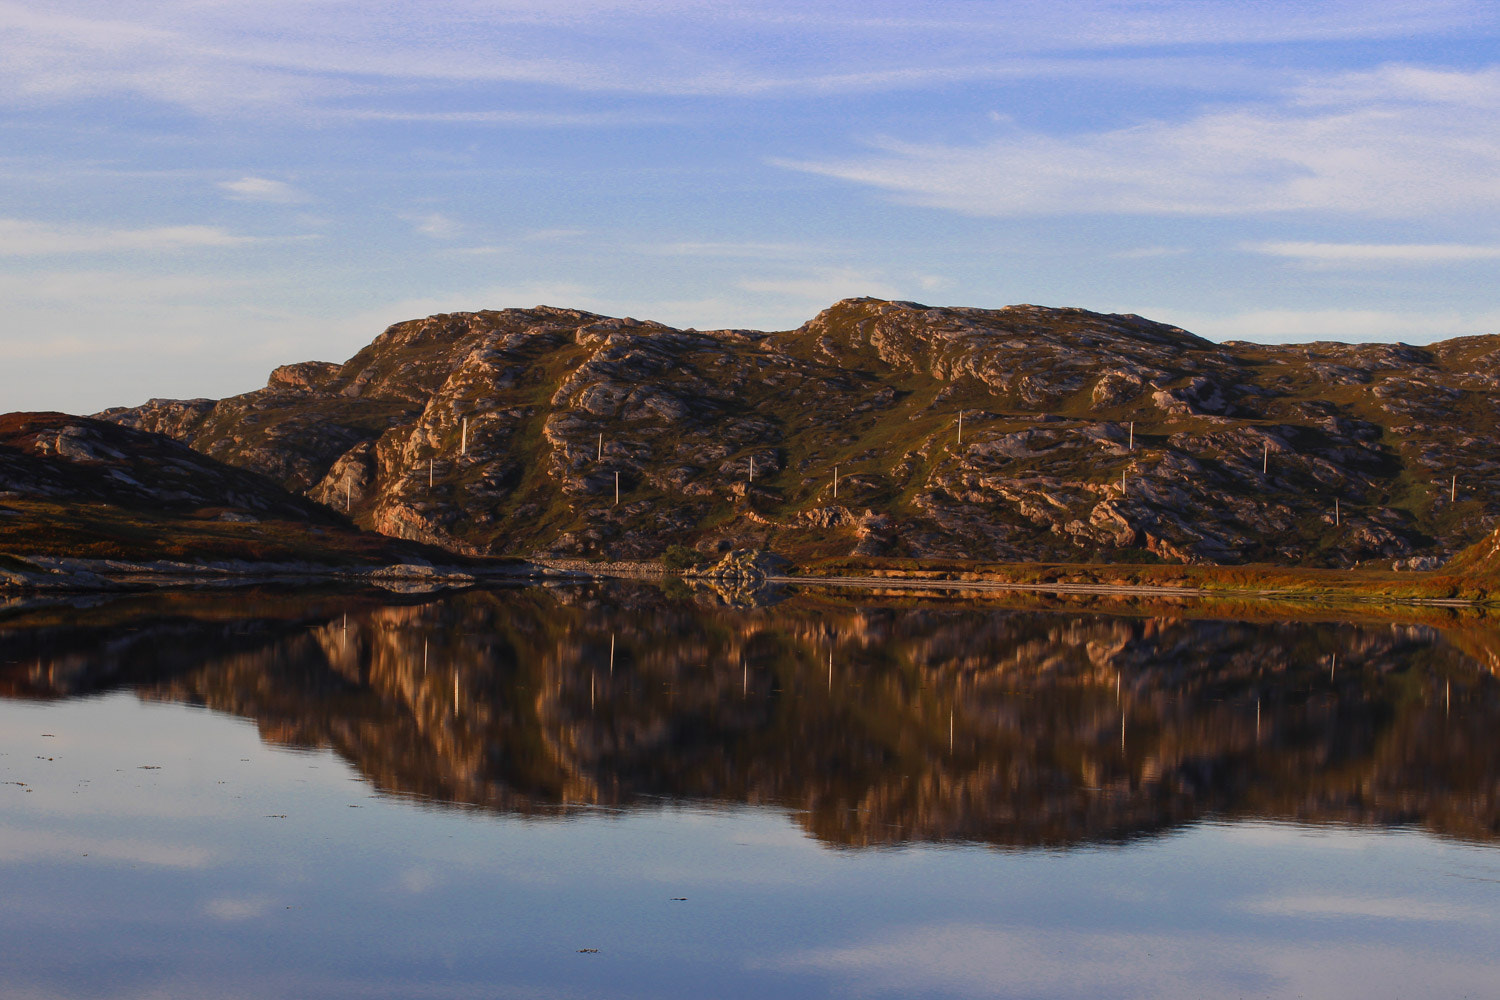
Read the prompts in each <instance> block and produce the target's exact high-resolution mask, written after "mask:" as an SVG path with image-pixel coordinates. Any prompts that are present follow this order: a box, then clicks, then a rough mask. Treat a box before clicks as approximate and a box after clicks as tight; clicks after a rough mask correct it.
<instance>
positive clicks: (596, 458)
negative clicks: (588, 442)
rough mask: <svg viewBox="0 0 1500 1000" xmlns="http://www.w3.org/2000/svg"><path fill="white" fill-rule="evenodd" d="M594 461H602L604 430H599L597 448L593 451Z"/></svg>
mask: <svg viewBox="0 0 1500 1000" xmlns="http://www.w3.org/2000/svg"><path fill="white" fill-rule="evenodd" d="M594 461H596V462H602V461H604V432H603V431H600V432H599V450H598V451H597V452H595V453H594Z"/></svg>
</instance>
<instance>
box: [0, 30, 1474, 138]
mask: <svg viewBox="0 0 1500 1000" xmlns="http://www.w3.org/2000/svg"><path fill="white" fill-rule="evenodd" d="M1493 23H1494V14H1493V11H1491V10H1489V9H1487V7H1486V6H1485V5H1483V4H1478V3H1473V2H1467V0H1425V2H1412V0H1364V2H1355V0H1326V2H1323V3H1319V4H1307V3H1305V2H1300V0H1263V2H1260V3H1256V4H1244V3H1241V2H1204V0H1199V2H1181V0H1175V2H1153V3H1151V4H1149V5H1146V4H1141V3H1138V2H1122V0H1080V2H1074V3H1069V4H1047V3H1021V2H1017V3H1008V4H972V3H967V4H951V3H950V4H928V5H920V6H918V5H913V4H910V3H902V2H863V3H860V2H852V0H836V2H830V3H823V4H819V5H817V6H816V8H815V9H812V10H809V9H807V7H806V5H804V4H798V3H795V2H792V0H767V2H762V3H757V4H754V5H741V4H723V3H716V2H711V0H660V2H648V0H632V2H628V3H627V2H585V0H572V2H556V3H553V2H548V3H542V2H529V0H527V2H517V0H509V2H504V3H497V2H487V0H432V2H430V3H426V4H423V5H422V6H421V8H420V9H416V8H412V7H411V6H410V5H407V4H400V3H396V2H395V0H365V2H363V3H360V4H358V5H354V4H351V3H349V2H347V0H262V2H261V3H257V4H255V5H253V6H249V5H244V4H225V3H201V2H196V0H158V2H155V3H146V2H143V0H120V2H116V3H104V2H101V0H50V2H46V3H42V2H41V0H8V2H0V94H6V95H8V96H9V98H10V100H11V101H37V100H66V99H73V98H78V97H87V96H95V95H108V96H115V95H118V94H121V93H129V94H135V95H140V96H143V97H146V98H148V99H151V100H160V101H168V102H172V103H176V104H181V105H184V106H187V107H189V108H193V109H197V110H201V111H220V110H223V109H225V108H229V107H244V106H247V105H274V106H277V107H281V108H288V107H307V106H309V105H321V106H322V107H323V109H324V110H325V111H327V112H329V113H342V114H375V115H389V116H394V117H400V116H402V115H412V116H416V117H424V116H428V115H429V114H432V115H436V116H439V117H437V118H436V119H435V120H442V119H441V117H440V116H442V115H444V114H455V115H460V116H477V117H472V118H469V119H467V120H471V121H474V122H483V123H493V124H520V125H537V124H543V125H545V124H585V125H586V124H609V123H611V122H612V121H613V120H614V119H615V118H617V117H618V115H620V114H625V115H626V116H627V117H628V116H629V114H630V112H617V111H609V112H599V111H595V110H586V111H578V110H575V109H567V110H561V111H550V112H544V111H535V110H529V109H523V110H515V111H512V110H497V111H488V110H481V111H473V112H464V111H458V112H454V111H453V110H452V107H451V105H449V106H448V107H445V108H443V109H441V110H437V111H433V110H432V109H421V108H418V109H412V108H411V107H410V106H409V102H407V101H403V102H402V103H403V105H406V106H405V107H402V108H394V107H389V106H386V107H370V106H366V107H360V108H355V107H352V106H350V102H358V103H362V104H364V105H374V104H379V103H388V102H382V101H380V100H379V98H380V97H382V96H385V95H395V94H396V93H397V92H398V91H399V92H404V93H403V95H402V96H406V97H409V96H410V87H409V86H407V85H408V84H410V83H413V82H415V83H418V84H423V85H428V84H439V83H449V84H453V83H457V84H472V83H507V82H510V83H523V84H535V85H543V86H550V87H557V88H561V89H565V90H569V91H575V92H576V91H593V92H614V93H631V94H719V95H730V94H732V95H755V94H777V95H779V94H785V93H788V92H792V91H800V92H819V91H823V92H826V91H862V90H877V89H881V90H884V89H896V88H910V87H927V86H931V85H933V84H934V83H942V82H954V81H962V80H965V79H976V78H986V77H988V78H996V77H1005V76H1018V75H1030V76H1035V75H1039V74H1041V75H1075V74H1078V73H1080V72H1083V73H1087V72H1089V71H1090V68H1091V65H1097V60H1095V61H1090V60H1080V59H1078V58H1077V54H1078V53H1079V52H1089V51H1092V52H1094V53H1096V54H1098V53H1104V54H1118V53H1126V54H1130V50H1138V49H1141V48H1143V47H1160V48H1165V49H1179V50H1180V49H1181V47H1183V46H1204V45H1215V44H1226V43H1227V44H1234V43H1267V42H1287V41H1337V40H1341V39H1357V38H1372V37H1373V38H1381V37H1384V38H1402V39H1410V38H1419V37H1422V36H1424V35H1430V34H1433V33H1437V32H1451V31H1453V30H1454V29H1455V28H1465V29H1469V30H1474V29H1476V28H1478V27H1481V26H1486V25H1490V26H1492V25H1493ZM1059 54H1061V55H1059ZM1039 57H1042V58H1039ZM1028 60H1030V61H1028ZM870 67H879V68H878V69H873V70H872V69H871V68H870ZM1193 84H1194V77H1193V76H1191V75H1184V76H1183V77H1182V79H1181V82H1180V83H1179V86H1181V85H1193ZM335 100H337V101H338V102H339V104H340V106H339V107H334V106H333V102H334V101H335ZM578 115H582V116H584V119H586V120H579V119H578V118H577V117H575V116H578ZM460 120H463V119H460Z"/></svg>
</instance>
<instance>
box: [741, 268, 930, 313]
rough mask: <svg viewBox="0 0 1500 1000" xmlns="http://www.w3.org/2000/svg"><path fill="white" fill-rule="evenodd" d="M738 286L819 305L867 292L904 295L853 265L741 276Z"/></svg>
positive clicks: (879, 295) (880, 295) (876, 295)
mask: <svg viewBox="0 0 1500 1000" xmlns="http://www.w3.org/2000/svg"><path fill="white" fill-rule="evenodd" d="M735 285H736V287H738V288H741V289H744V290H745V291H747V292H756V293H759V294H762V295H775V296H779V297H781V298H786V299H801V300H802V301H804V302H811V303H815V304H816V305H819V306H826V305H829V304H830V303H833V302H837V301H838V300H840V299H848V298H857V297H859V296H865V295H868V296H872V297H874V298H879V299H895V298H900V297H901V296H900V294H899V293H898V292H897V291H896V289H895V288H894V287H893V286H891V285H889V284H886V283H885V282H884V281H881V280H880V279H878V278H875V277H873V276H872V275H869V274H865V273H862V272H860V271H856V270H854V269H852V268H819V269H816V270H813V271H811V272H809V273H806V274H802V275H797V276H794V277H784V278H783V277H777V278H742V279H740V280H739V281H737V282H735Z"/></svg>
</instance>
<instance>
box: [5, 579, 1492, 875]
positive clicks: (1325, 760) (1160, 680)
mask: <svg viewBox="0 0 1500 1000" xmlns="http://www.w3.org/2000/svg"><path fill="white" fill-rule="evenodd" d="M1493 648H1494V647H1493V646H1492V645H1491V644H1490V641H1489V636H1488V633H1485V632H1483V631H1482V630H1472V629H1471V630H1461V631H1458V632H1445V631H1442V630H1438V629H1435V628H1432V627H1428V626H1415V625H1389V624H1376V625H1347V624H1307V623H1301V624H1288V623H1251V622H1236V621H1218V620H1192V619H1186V618H1170V617H1123V616H1109V615H1101V614H1064V613H1058V612H1055V611H1035V610H1033V611H1026V610H1006V609H984V608H975V607H958V606H941V605H939V606H927V607H904V608H902V607H881V606H878V605H864V606H855V605H852V604H849V603H844V602H841V601H840V600H838V599H834V598H821V597H817V596H811V595H795V596H792V597H791V598H790V599H788V600H786V601H784V602H782V603H780V604H778V605H777V606H775V607H773V608H759V609H731V608H722V607H721V608H705V607H701V606H699V605H697V604H694V603H693V602H691V601H685V600H677V599H674V598H672V597H670V596H667V595H664V594H663V593H661V592H660V591H657V590H654V589H652V588H646V587H641V588H632V587H616V588H581V589H573V590H557V591H544V590H536V589H533V590H524V591H521V590H517V591H498V592H475V593H470V594H465V595H462V596H457V597H449V598H444V599H440V600H432V601H429V602H427V603H398V604H382V603H379V602H377V601H375V600H373V599H371V598H350V597H345V596H337V595H330V596H325V597H321V598H308V597H306V596H302V595H283V596H276V595H261V596H259V597H258V598H256V599H255V600H254V601H253V602H249V603H246V602H245V600H244V599H240V600H239V601H238V602H237V603H235V602H229V601H220V602H218V603H213V602H210V603H208V604H201V603H199V604H193V603H191V602H190V603H188V604H185V605H183V606H181V607H171V608H162V607H152V608H150V609H148V610H147V611H144V612H143V611H139V610H132V609H129V608H128V607H127V608H108V607H107V608H103V609H94V610H91V611H88V612H83V613H79V612H63V611H57V612H49V613H47V614H46V615H45V616H38V615H32V616H30V617H29V618H27V619H24V620H22V621H18V622H12V623H11V624H10V626H8V627H6V628H5V629H4V630H3V631H0V694H4V695H5V696H7V697H11V698H58V697H71V696H78V695H85V694H90V693H95V692H102V691H107V690H111V689H116V688H120V687H128V688H129V689H131V690H133V691H134V692H135V693H136V694H137V695H138V696H139V697H141V698H142V699H145V700H156V701H171V702H183V703H188V704H198V705H205V706H207V707H209V708H212V709H214V710H216V711H219V712H225V713H232V714H234V715H238V716H243V717H245V718H248V719H252V720H254V722H255V724H256V725H257V726H258V727H259V731H260V733H261V736H262V738H263V739H265V740H267V741H269V742H271V743H274V744H279V745H285V746H298V747H328V748H332V749H333V750H334V751H336V752H337V753H338V754H340V755H341V756H342V757H344V758H345V759H346V760H348V761H349V762H350V763H351V764H352V765H353V766H354V767H355V768H357V769H358V771H359V772H360V773H361V774H363V775H364V776H366V777H367V778H368V779H369V780H370V781H371V782H373V783H374V784H375V785H376V786H377V787H379V788H380V789H382V790H384V791H386V792H389V793H395V794H401V795H407V796H416V797H420V798H422V799H426V800H431V801H435V802H455V803H464V804H470V805H475V806H481V807H484V808H486V809H493V810H498V811H502V812H506V813H521V814H556V813H560V812H561V813H566V812H568V811H570V810H574V809H577V808H580V807H595V806H617V807H630V808H641V807H654V806H656V805H659V804H660V803H661V802H662V801H663V800H667V801H671V800H680V799H693V800H718V801H725V802H733V803H749V804H775V805H778V806H782V807H786V808H789V809H791V810H794V811H795V818H796V820H797V822H799V823H801V824H802V825H803V827H804V828H805V829H806V830H807V831H808V832H810V833H811V834H813V835H815V836H816V837H818V838H819V839H821V840H822V841H824V842H826V843H830V844H835V845H848V846H865V845H882V844H897V843H903V842H910V841H953V840H963V841H980V842H987V843H990V844H995V845H1004V846H1034V845H1054V846H1066V845H1075V844H1081V843H1087V842H1101V841H1117V840H1123V839H1129V838H1133V837H1139V836H1143V835H1149V834H1152V833H1155V832H1158V831H1162V830H1167V829H1172V828H1177V827H1179V826H1181V825H1183V824H1186V823H1189V822H1192V821H1195V820H1197V819H1200V818H1202V817H1204V816H1207V815H1216V816H1226V817H1233V818H1260V819H1293V820H1298V821H1302V822H1311V823H1329V822H1338V823H1353V824H1369V825H1381V826H1394V825H1420V826H1422V827H1425V828H1427V829H1429V830H1431V831H1433V832H1436V833H1440V834H1444V835H1450V836H1456V837H1463V838H1470V839H1477V840H1492V839H1494V838H1495V837H1496V836H1497V834H1500V802H1497V793H1500V745H1497V743H1496V741H1495V740H1494V739H1493V738H1492V734H1493V733H1494V732H1495V731H1496V730H1497V728H1500V725H1497V724H1500V688H1497V681H1496V678H1495V677H1494V675H1493V674H1492V672H1491V671H1492V665H1493V660H1492V656H1493V653H1492V650H1493Z"/></svg>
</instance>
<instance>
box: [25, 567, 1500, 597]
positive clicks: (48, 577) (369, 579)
mask: <svg viewBox="0 0 1500 1000" xmlns="http://www.w3.org/2000/svg"><path fill="white" fill-rule="evenodd" d="M15 563H21V564H23V565H24V566H25V567H26V568H8V567H7V565H6V563H3V562H0V594H6V593H9V594H15V595H18V596H19V595H21V594H28V593H29V594H36V593H54V594H59V593H128V592H140V591H151V590H168V589H189V590H192V589H204V590H210V589H213V590H216V589H223V588H232V587H240V586H255V585H262V584H289V585H293V586H297V585H304V586H314V585H319V584H328V583H335V584H339V583H343V584H354V585H364V586H373V587H379V588H380V589H383V590H389V591H392V592H396V593H422V592H431V591H440V590H459V589H468V588H472V587H482V586H485V585H487V584H520V583H542V584H545V583H558V582H569V581H572V582H584V581H589V580H606V579H635V580H643V581H651V582H656V583H664V582H666V581H670V580H678V581H682V582H684V583H689V582H694V581H698V582H703V583H709V584H714V583H717V584H719V585H723V586H729V587H732V588H734V589H738V590H745V591H754V590H758V589H763V588H766V587H786V586H795V587H827V588H837V589H841V590H869V591H905V592H910V593H922V592H929V593H945V594H953V593H954V592H961V593H972V594H975V595H978V594H1003V593H1033V594H1054V595H1063V596H1093V597H1120V598H1145V599H1170V600H1187V601H1195V602H1196V601H1211V600H1248V601H1265V602H1271V603H1308V602H1312V603H1317V604H1325V605H1326V604H1351V605H1368V604H1375V603H1378V604H1387V605H1392V604H1394V605H1405V606H1410V607H1438V608H1474V609H1484V608H1487V607H1493V606H1494V605H1495V603H1496V601H1494V600H1488V599H1483V598H1474V597H1465V596H1457V595H1452V594H1449V595H1442V594H1438V593H1428V594H1423V593H1410V592H1406V593H1397V592H1391V591H1389V590H1387V589H1385V588H1384V587H1382V586H1380V582H1379V581H1361V580H1359V579H1358V578H1357V577H1356V576H1354V575H1352V574H1351V575H1350V576H1349V577H1346V578H1340V577H1339V576H1337V575H1335V574H1336V573H1337V571H1318V572H1317V573H1312V572H1306V573H1299V572H1298V571H1296V570H1291V569H1285V568H1280V567H1275V568H1272V572H1274V573H1275V574H1277V575H1281V576H1290V577H1292V578H1297V577H1301V578H1302V579H1304V580H1306V581H1308V583H1309V585H1311V584H1314V583H1316V587H1315V588H1314V587H1310V589H1299V588H1297V587H1278V586H1274V585H1271V586H1257V585H1254V584H1253V582H1251V581H1246V583H1245V585H1235V584H1231V583H1227V582H1221V583H1219V585H1217V586H1214V585H1203V583H1210V584H1211V583H1213V582H1214V581H1213V580H1212V575H1213V573H1212V569H1213V568H1198V572H1197V573H1195V574H1193V575H1197V576H1207V577H1209V580H1207V581H1202V582H1188V581H1187V580H1182V581H1180V582H1179V581H1174V582H1170V583H1168V582H1152V581H1149V580H1142V579H1139V578H1138V577H1137V578H1134V579H1131V578H1130V577H1131V576H1133V575H1134V574H1129V573H1122V572H1121V568H1120V567H1119V566H1092V565H1089V564H1079V565H1077V566H1063V565H1053V564H1027V565H1026V566H1021V567H1017V569H1018V570H1024V571H1026V572H1028V573H1063V574H1070V575H1075V576H1078V575H1082V576H1088V575H1095V576H1097V575H1098V574H1100V573H1101V572H1107V573H1108V574H1109V575H1112V576H1114V577H1116V579H1114V580H1106V581H1101V580H1098V579H1095V580H1087V579H1083V580H1079V579H1073V580H1060V579H1051V580H1045V579H1044V580H1036V579H1030V580H1027V579H1015V578H1013V577H1008V576H1007V575H1006V574H1004V573H1003V572H996V571H993V570H991V571H989V572H988V573H986V572H985V570H983V569H980V568H975V569H972V570H958V569H956V568H955V569H954V570H952V571H947V572H942V573H937V572H935V571H931V570H912V571H905V570H900V569H886V570H879V571H877V572H876V573H872V574H861V573H830V574H826V575H825V574H818V573H816V572H812V573H806V574H801V575H790V574H786V573H764V572H753V571H752V572H749V573H740V572H715V571H714V570H713V569H712V568H709V569H706V570H698V571H693V570H686V571H678V570H672V569H668V568H667V567H666V566H664V565H662V564H661V563H648V562H626V561H615V562H599V563H590V562H587V561H585V560H573V559H534V560H526V561H519V560H518V561H516V562H513V563H507V564H500V565H483V564H479V565H452V564H448V565H444V564H432V563H415V562H411V563H396V564H380V565H373V566H348V565H344V566H338V565H328V564H319V563H308V562H297V563H252V562H245V561H239V560H231V561H224V562H215V563H186V562H178V561H171V560H156V561H152V562H132V561H127V560H110V559H79V558H66V557H45V556H32V557H26V558H20V559H17V558H15V557H12V564H11V565H12V566H14V564H15ZM1205 569H1206V570H1207V572H1205V571H1204V570H1205ZM1233 570H1235V571H1236V572H1238V573H1239V574H1240V575H1245V571H1244V569H1243V568H1241V567H1234V568H1233ZM960 574H961V575H960ZM1236 582H1238V581H1236ZM1404 582H1406V583H1407V585H1408V586H1409V585H1410V584H1417V585H1419V588H1418V589H1421V588H1420V585H1421V584H1428V583H1430V584H1431V586H1432V589H1433V590H1434V591H1437V590H1442V589H1449V590H1451V589H1452V588H1453V585H1454V583H1455V579H1454V578H1453V577H1447V576H1442V575H1440V574H1428V573H1416V572H1413V573H1411V574H1410V576H1409V578H1408V581H1404ZM1341 583H1342V584H1344V586H1343V587H1340V586H1339V584H1341ZM1361 583H1362V584H1363V586H1362V587H1358V586H1356V585H1359V584H1361ZM1486 596H1488V595H1486Z"/></svg>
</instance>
